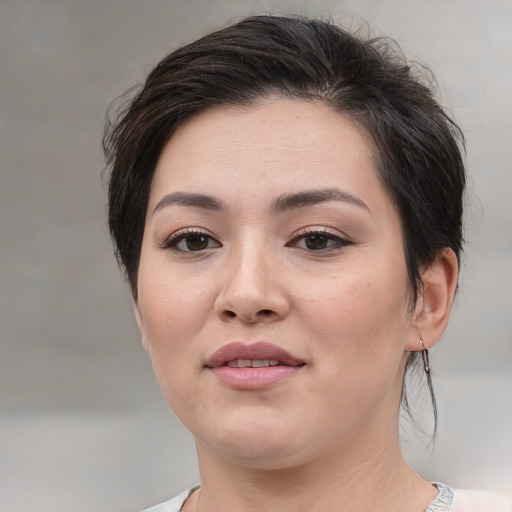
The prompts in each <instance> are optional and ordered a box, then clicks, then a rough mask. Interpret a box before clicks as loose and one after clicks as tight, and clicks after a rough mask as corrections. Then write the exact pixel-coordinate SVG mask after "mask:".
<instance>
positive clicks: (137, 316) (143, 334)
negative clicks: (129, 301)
mask: <svg viewBox="0 0 512 512" xmlns="http://www.w3.org/2000/svg"><path fill="white" fill-rule="evenodd" d="M133 311H134V313H135V319H136V320H137V325H138V326H139V331H140V335H141V337H142V346H143V347H144V350H145V351H146V352H148V353H149V343H148V338H147V336H146V327H145V325H144V318H143V316H142V312H141V310H140V307H139V303H138V301H137V300H136V299H135V300H134V301H133Z"/></svg>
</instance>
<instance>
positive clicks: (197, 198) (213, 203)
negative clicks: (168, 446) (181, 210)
mask: <svg viewBox="0 0 512 512" xmlns="http://www.w3.org/2000/svg"><path fill="white" fill-rule="evenodd" d="M173 204H179V205H183V206H194V207H196V208H203V209H204V210H212V211H223V210H226V206H225V205H224V203H223V202H222V201H220V200H219V199H216V198H215V197H213V196H209V195H206V194H190V193H186V192H173V193H172V194H167V195H166V196H164V197H162V199H160V201H158V203H157V205H156V206H155V208H154V210H153V215H154V214H155V213H156V212H158V211H159V210H161V209H162V208H165V207H166V206H170V205H173Z"/></svg>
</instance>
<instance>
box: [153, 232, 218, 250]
mask: <svg viewBox="0 0 512 512" xmlns="http://www.w3.org/2000/svg"><path fill="white" fill-rule="evenodd" d="M162 246H163V248H165V249H170V250H172V251H176V252H200V251H205V250H207V249H215V248H218V247H221V244H220V243H219V242H218V241H217V240H215V239H214V238H213V237H212V236H210V235H209V234H208V233H204V232H203V231H199V230H190V229H187V230H185V231H179V232H178V233H175V234H174V235H172V236H171V237H170V238H168V239H167V240H166V241H165V242H164V243H163V244H162Z"/></svg>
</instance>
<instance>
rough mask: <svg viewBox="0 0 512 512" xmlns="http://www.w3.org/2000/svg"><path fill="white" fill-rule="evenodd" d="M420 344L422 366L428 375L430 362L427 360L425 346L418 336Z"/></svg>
mask: <svg viewBox="0 0 512 512" xmlns="http://www.w3.org/2000/svg"><path fill="white" fill-rule="evenodd" d="M420 345H421V358H422V359H423V368H424V369H425V373H426V374H427V376H428V375H430V363H429V360H428V350H427V349H426V348H425V345H424V343H423V340H422V339H421V338H420Z"/></svg>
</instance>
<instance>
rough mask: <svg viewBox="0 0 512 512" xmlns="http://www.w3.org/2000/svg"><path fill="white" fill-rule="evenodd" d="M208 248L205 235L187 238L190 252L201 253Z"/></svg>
mask: <svg viewBox="0 0 512 512" xmlns="http://www.w3.org/2000/svg"><path fill="white" fill-rule="evenodd" d="M207 247H208V238H207V237H206V236H204V235H190V236H188V237H187V249H188V250H189V251H201V250H203V249H206V248H207Z"/></svg>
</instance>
